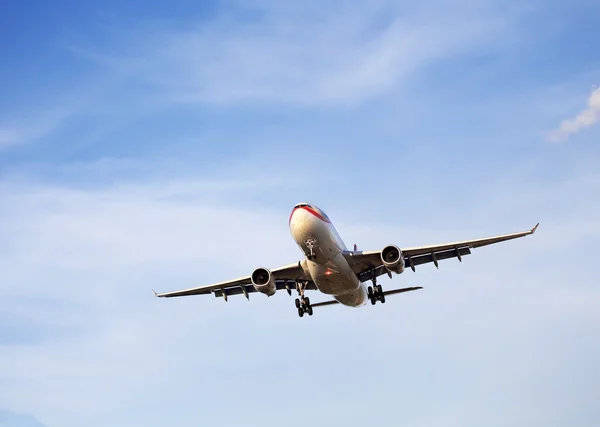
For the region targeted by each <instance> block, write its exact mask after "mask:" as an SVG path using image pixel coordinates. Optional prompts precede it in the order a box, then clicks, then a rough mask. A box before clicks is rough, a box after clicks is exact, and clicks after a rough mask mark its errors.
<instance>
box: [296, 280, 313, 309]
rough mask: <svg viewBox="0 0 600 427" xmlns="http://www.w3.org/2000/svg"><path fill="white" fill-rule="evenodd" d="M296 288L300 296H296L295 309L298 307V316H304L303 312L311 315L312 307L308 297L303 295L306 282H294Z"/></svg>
mask: <svg viewBox="0 0 600 427" xmlns="http://www.w3.org/2000/svg"><path fill="white" fill-rule="evenodd" d="M296 289H297V290H298V293H299V294H300V298H296V300H295V301H294V302H295V303H296V309H298V316H300V317H302V316H304V313H308V315H309V316H312V315H313V308H312V306H311V305H310V299H309V298H308V297H305V296H304V290H305V289H306V283H296Z"/></svg>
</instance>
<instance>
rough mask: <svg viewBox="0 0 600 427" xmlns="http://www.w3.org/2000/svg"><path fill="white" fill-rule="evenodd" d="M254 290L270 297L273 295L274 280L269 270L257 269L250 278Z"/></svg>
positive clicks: (274, 289)
mask: <svg viewBox="0 0 600 427" xmlns="http://www.w3.org/2000/svg"><path fill="white" fill-rule="evenodd" d="M250 278H251V280H252V285H253V286H254V289H256V290H257V291H258V292H261V293H263V294H266V295H268V296H271V295H273V294H274V293H275V291H276V288H275V279H274V278H273V275H272V274H271V272H270V271H269V270H267V269H266V268H262V267H261V268H257V269H256V270H254V271H253V272H252V276H250Z"/></svg>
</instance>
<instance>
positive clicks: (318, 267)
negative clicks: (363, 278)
mask: <svg viewBox="0 0 600 427" xmlns="http://www.w3.org/2000/svg"><path fill="white" fill-rule="evenodd" d="M307 266H308V270H309V272H310V275H311V276H312V279H313V281H314V282H315V285H316V286H317V288H319V291H321V292H322V293H324V294H327V295H334V296H338V295H347V294H351V293H352V292H356V291H357V290H358V289H359V288H360V281H359V280H358V278H357V277H356V274H355V273H354V271H352V269H351V268H350V265H349V264H348V261H347V260H346V258H345V257H344V256H343V255H342V253H341V252H340V253H339V254H338V255H337V256H335V257H333V258H332V259H330V260H329V261H327V262H325V263H317V262H312V261H308V263H307Z"/></svg>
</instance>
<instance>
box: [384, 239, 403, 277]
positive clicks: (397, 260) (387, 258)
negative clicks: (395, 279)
mask: <svg viewBox="0 0 600 427" xmlns="http://www.w3.org/2000/svg"><path fill="white" fill-rule="evenodd" d="M381 262H383V266H384V267H385V268H387V269H388V270H389V271H392V272H394V273H397V274H400V273H402V272H403V271H404V256H402V251H401V250H400V249H399V248H398V247H397V246H394V245H389V246H386V247H385V248H383V250H382V251H381Z"/></svg>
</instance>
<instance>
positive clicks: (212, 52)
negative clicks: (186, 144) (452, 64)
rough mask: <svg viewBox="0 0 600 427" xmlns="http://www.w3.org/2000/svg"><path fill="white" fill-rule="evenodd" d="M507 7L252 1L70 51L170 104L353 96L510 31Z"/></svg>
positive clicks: (304, 101)
mask: <svg viewBox="0 0 600 427" xmlns="http://www.w3.org/2000/svg"><path fill="white" fill-rule="evenodd" d="M248 8H249V9H250V11H252V12H254V13H255V14H256V16H260V18H255V19H251V18H248ZM507 15H508V14H507V13H506V11H500V10H498V9H497V8H494V7H492V6H491V5H490V3H488V2H480V3H476V4H471V3H457V4H453V5H452V6H450V5H447V4H445V3H444V2H434V3H433V4H429V5H428V6H427V7H424V8H421V7H417V6H410V5H408V6H407V5H399V4H397V3H394V2H388V1H381V2H374V3H370V2H358V3H353V4H348V3H337V2H336V3H335V4H333V5H331V4H330V5H322V4H318V5H317V4H313V3H311V2H309V3H307V4H305V3H302V7H299V6H290V5H287V4H286V5H281V4H280V2H253V4H252V6H248V5H246V6H245V7H244V8H240V9H237V8H232V9H227V10H226V11H223V12H222V13H221V14H220V15H218V17H217V18H215V19H213V20H211V21H208V22H206V21H205V22H202V23H198V24H197V25H193V26H190V27H188V28H185V29H181V28H177V29H171V28H169V27H168V26H166V25H165V27H164V28H162V29H160V28H159V29H157V26H156V24H155V23H154V25H152V26H151V28H150V29H143V28H141V29H138V32H137V33H134V35H133V36H132V33H131V32H124V33H123V35H122V38H123V40H126V42H125V47H124V48H123V51H122V53H121V54H118V53H116V52H113V53H112V54H108V53H98V52H96V51H91V50H89V49H87V50H83V49H78V51H79V52H81V53H82V54H84V55H85V56H86V57H87V58H89V59H92V60H94V61H97V62H99V63H102V64H104V65H105V66H107V67H109V68H110V69H112V70H114V71H115V72H117V73H120V74H125V75H126V74H129V75H130V76H131V78H133V79H135V81H136V82H137V83H139V82H146V83H148V84H150V85H151V86H153V87H154V88H155V89H157V90H158V92H159V94H161V96H162V97H164V98H165V99H167V100H168V101H170V102H208V103H217V104H232V103H242V102H269V103H293V104H301V105H339V104H355V103H358V102H362V101H365V100H368V99H370V98H372V97H375V96H378V95H381V94H384V93H386V92H388V91H392V90H394V89H395V88H397V87H398V85H400V84H401V83H402V81H403V79H404V77H406V76H408V75H409V73H411V72H413V71H415V70H417V69H419V68H420V67H423V66H425V65H428V64H432V63H434V62H435V61H437V60H441V59H444V58H448V57H450V56H452V55H455V54H460V53H465V52H468V51H469V50H471V49H473V48H475V47H477V46H485V47H486V49H488V50H490V49H493V48H494V44H495V43H501V41H499V40H501V38H500V37H498V35H499V34H501V32H502V31H507V30H508V29H509V28H510V30H511V31H512V32H514V31H515V29H514V28H512V27H511V25H512V21H511V20H510V17H509V16H507Z"/></svg>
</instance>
